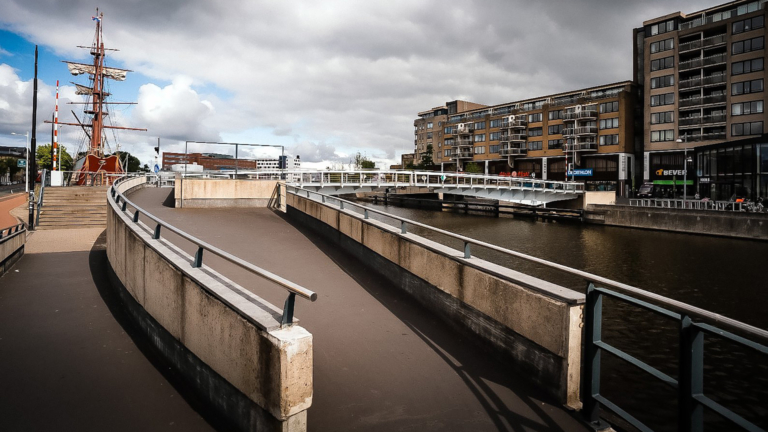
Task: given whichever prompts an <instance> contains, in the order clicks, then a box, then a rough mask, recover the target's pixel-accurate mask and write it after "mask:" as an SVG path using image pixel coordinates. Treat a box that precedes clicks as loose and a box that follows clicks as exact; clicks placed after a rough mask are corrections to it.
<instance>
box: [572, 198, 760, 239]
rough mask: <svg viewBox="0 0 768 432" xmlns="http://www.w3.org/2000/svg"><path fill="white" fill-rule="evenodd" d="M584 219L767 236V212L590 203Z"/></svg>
mask: <svg viewBox="0 0 768 432" xmlns="http://www.w3.org/2000/svg"><path fill="white" fill-rule="evenodd" d="M584 221H585V222H589V223H594V224H603V225H613V226H623V227H630V228H643V229H654V230H661V231H674V232H682V233H690V234H706V235H714V236H723V237H734V238H744V239H754V240H768V213H745V212H725V211H705V210H686V209H668V208H654V207H631V206H627V205H595V204H593V205H591V206H589V208H588V209H587V211H586V212H585V213H584Z"/></svg>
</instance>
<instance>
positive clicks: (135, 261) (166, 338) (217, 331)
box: [107, 178, 313, 431]
mask: <svg viewBox="0 0 768 432" xmlns="http://www.w3.org/2000/svg"><path fill="white" fill-rule="evenodd" d="M143 182H144V179H143V178H141V179H134V180H130V181H126V182H124V183H122V184H120V188H121V189H122V190H128V189H131V188H135V187H141V186H142V183H143ZM108 201H109V203H110V206H109V210H108V212H107V256H108V258H109V262H110V264H111V266H112V270H113V272H114V278H115V279H116V280H117V281H118V282H119V284H120V288H121V291H122V297H124V298H126V299H127V300H128V301H127V302H125V303H126V304H127V306H128V309H129V312H130V313H131V315H132V316H133V317H134V319H136V320H137V321H138V325H139V326H140V327H141V328H142V329H144V330H145V332H146V333H147V334H148V335H149V339H150V340H151V342H152V343H153V344H154V345H155V346H156V348H157V349H158V350H159V352H160V353H161V354H162V355H163V356H164V357H165V358H166V359H167V360H168V361H169V362H170V363H172V364H173V365H174V367H175V368H176V369H177V370H178V371H179V372H180V373H181V374H182V376H184V377H185V378H186V379H187V380H188V382H189V384H190V385H191V386H192V387H194V388H195V389H196V390H197V391H198V394H199V395H200V396H201V397H202V398H203V399H204V400H206V401H207V402H209V403H210V404H212V405H213V407H214V408H215V409H217V410H218V411H219V412H220V413H222V414H223V415H224V416H225V417H226V418H228V419H229V420H230V421H231V422H232V425H233V427H234V428H236V429H239V430H248V431H305V430H306V410H307V409H308V408H309V406H310V405H311V403H312V393H313V385H312V371H313V366H312V365H313V362H312V335H311V334H309V333H308V332H307V331H306V330H305V329H303V328H302V327H299V326H297V325H293V326H290V327H286V328H281V327H280V315H281V312H282V311H281V310H279V309H277V308H276V307H274V306H272V305H270V304H269V303H267V302H266V301H264V300H263V299H261V298H259V297H258V296H256V295H254V294H252V293H250V292H249V291H247V290H245V289H244V288H242V287H240V286H238V285H236V284H234V283H233V282H231V281H229V280H228V279H227V278H225V277H224V276H222V275H220V274H218V273H216V272H214V271H212V270H211V269H209V268H207V267H205V266H203V267H202V268H193V267H192V265H191V262H192V261H191V260H192V258H191V257H190V256H189V255H187V254H185V253H184V252H183V251H181V250H180V249H179V248H178V247H176V246H174V245H173V244H171V243H169V242H166V241H165V240H162V239H161V240H154V239H152V238H151V234H150V229H149V228H148V227H146V226H144V225H143V224H140V225H137V224H135V223H133V222H132V221H131V219H130V218H129V217H128V216H126V215H125V214H123V213H122V212H121V211H120V210H119V208H118V207H117V205H115V202H114V200H113V199H112V197H111V196H109V199H108Z"/></svg>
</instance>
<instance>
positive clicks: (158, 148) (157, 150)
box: [155, 146, 160, 154]
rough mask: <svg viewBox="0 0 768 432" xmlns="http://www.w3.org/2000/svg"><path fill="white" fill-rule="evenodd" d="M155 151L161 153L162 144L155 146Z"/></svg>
mask: <svg viewBox="0 0 768 432" xmlns="http://www.w3.org/2000/svg"><path fill="white" fill-rule="evenodd" d="M155 153H157V154H160V146H157V147H155Z"/></svg>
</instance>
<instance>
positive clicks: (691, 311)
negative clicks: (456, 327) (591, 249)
mask: <svg viewBox="0 0 768 432" xmlns="http://www.w3.org/2000/svg"><path fill="white" fill-rule="evenodd" d="M286 189H287V191H288V192H290V193H292V194H293V195H297V196H301V194H303V195H304V196H306V197H307V198H309V199H312V196H317V197H319V198H321V200H320V201H318V202H320V203H321V204H324V205H326V206H329V205H330V204H329V203H328V200H332V201H336V202H338V203H339V204H340V205H339V208H340V209H341V210H344V209H345V208H347V206H349V207H352V208H358V209H362V210H363V212H364V213H363V216H364V219H369V218H370V214H371V213H373V214H378V215H381V216H385V217H388V218H391V219H394V220H396V221H399V222H400V233H401V234H407V233H408V226H416V227H419V228H423V229H426V230H428V231H432V232H435V233H438V234H441V235H444V236H446V237H450V238H453V239H456V240H460V241H461V242H463V244H464V258H466V259H469V258H472V254H471V250H470V246H471V245H475V246H480V247H482V248H484V249H488V250H492V251H495V252H500V253H502V254H505V255H509V256H513V257H515V258H520V259H523V260H526V261H530V262H533V263H536V264H540V265H542V266H545V267H548V268H551V269H554V270H558V271H561V272H563V273H566V274H569V275H571V276H576V277H579V278H581V279H584V280H585V281H588V282H592V283H595V284H599V285H601V286H604V287H609V288H613V289H615V290H617V291H620V292H623V293H627V294H632V295H633V296H636V297H638V298H640V299H643V300H647V301H652V302H657V303H660V304H663V305H664V306H666V307H669V308H670V309H672V310H674V311H675V312H678V313H681V314H686V315H689V316H692V317H697V318H702V319H706V320H709V321H711V322H714V323H717V324H718V325H720V326H722V327H725V328H726V329H729V330H731V331H736V332H743V333H747V334H750V335H752V336H755V337H757V338H758V339H760V340H762V341H763V342H766V343H768V331H766V330H763V329H760V328H757V327H754V326H751V325H749V324H745V323H742V322H740V321H736V320H734V319H732V318H728V317H725V316H722V315H719V314H716V313H713V312H709V311H707V310H704V309H701V308H698V307H695V306H691V305H688V304H686V303H683V302H680V301H677V300H673V299H670V298H667V297H664V296H661V295H658V294H654V293H652V292H648V291H645V290H643V289H640V288H637V287H633V286H631V285H628V284H625V283H621V282H616V281H613V280H611V279H608V278H605V277H602V276H598V275H595V274H592V273H588V272H585V271H582V270H577V269H574V268H572V267H568V266H565V265H562V264H557V263H554V262H551V261H547V260H545V259H542V258H537V257H534V256H531V255H527V254H524V253H521V252H516V251H513V250H510V249H506V248H503V247H501V246H496V245H493V244H490V243H486V242H483V241H481V240H477V239H473V238H470V237H466V236H463V235H461V234H456V233H452V232H450V231H445V230H443V229H440V228H435V227H433V226H430V225H427V224H424V223H421V222H416V221H413V220H410V219H407V218H404V217H401V216H397V215H393V214H391V213H387V212H385V211H381V210H378V209H375V208H372V207H368V206H364V205H361V204H357V203H354V202H351V201H347V200H344V199H341V198H337V197H334V196H331V195H326V194H322V193H319V192H313V191H310V190H307V189H301V188H299V187H296V186H290V185H288V186H286ZM313 201H317V200H313Z"/></svg>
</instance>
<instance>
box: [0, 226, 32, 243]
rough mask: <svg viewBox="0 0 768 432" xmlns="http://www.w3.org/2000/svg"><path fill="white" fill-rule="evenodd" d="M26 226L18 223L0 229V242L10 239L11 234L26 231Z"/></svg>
mask: <svg viewBox="0 0 768 432" xmlns="http://www.w3.org/2000/svg"><path fill="white" fill-rule="evenodd" d="M26 229H27V225H26V224H23V223H20V224H16V225H12V226H9V227H6V228H3V229H0V241H2V240H3V239H5V238H7V237H10V236H11V235H13V234H16V233H20V232H22V231H26Z"/></svg>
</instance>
